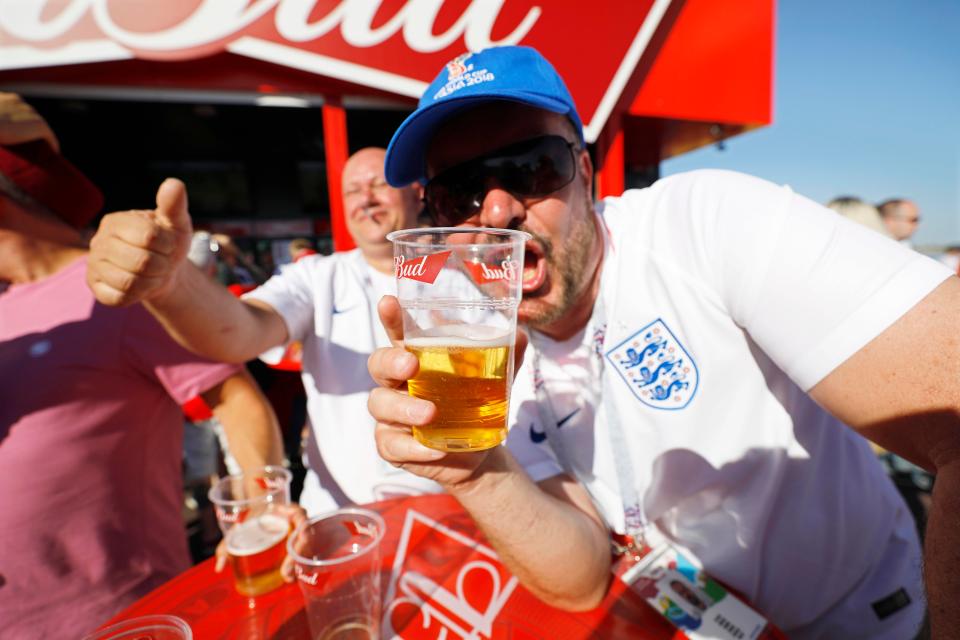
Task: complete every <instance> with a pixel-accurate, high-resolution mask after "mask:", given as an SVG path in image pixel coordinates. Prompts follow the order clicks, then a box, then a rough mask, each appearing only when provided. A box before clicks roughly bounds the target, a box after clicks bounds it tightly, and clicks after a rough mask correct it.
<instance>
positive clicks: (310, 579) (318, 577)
mask: <svg viewBox="0 0 960 640" xmlns="http://www.w3.org/2000/svg"><path fill="white" fill-rule="evenodd" d="M293 569H294V572H295V573H296V574H297V580H299V581H300V582H302V583H304V584H308V585H310V586H311V587H322V586H323V585H324V583H326V582H327V579H328V578H329V577H330V574H329V573H323V572H320V571H316V572H308V571H306V570H305V569H304V568H303V567H301V566H300V565H299V564H297V565H294V567H293Z"/></svg>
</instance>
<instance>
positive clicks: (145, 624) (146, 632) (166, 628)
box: [83, 615, 193, 640]
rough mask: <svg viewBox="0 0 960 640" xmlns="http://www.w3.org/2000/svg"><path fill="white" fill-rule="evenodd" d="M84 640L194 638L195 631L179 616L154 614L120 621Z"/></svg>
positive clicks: (180, 639) (173, 639)
mask: <svg viewBox="0 0 960 640" xmlns="http://www.w3.org/2000/svg"><path fill="white" fill-rule="evenodd" d="M83 640H193V632H192V631H190V625H188V624H187V623H186V621H184V620H183V619H181V618H178V617H177V616H167V615H154V616H141V617H139V618H131V619H130V620H124V621H123V622H118V623H117V624H114V625H110V626H109V627H107V628H106V629H101V630H100V631H97V632H95V633H92V634H90V635H87V636H84V638H83Z"/></svg>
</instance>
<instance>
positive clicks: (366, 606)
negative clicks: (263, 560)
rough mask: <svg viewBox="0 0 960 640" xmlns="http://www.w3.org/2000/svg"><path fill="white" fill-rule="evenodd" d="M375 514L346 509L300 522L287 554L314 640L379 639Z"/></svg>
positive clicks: (378, 526) (380, 525) (381, 527)
mask: <svg viewBox="0 0 960 640" xmlns="http://www.w3.org/2000/svg"><path fill="white" fill-rule="evenodd" d="M385 531H386V525H385V524H384V522H383V518H381V517H380V514H378V513H376V512H374V511H368V510H366V509H358V508H345V509H340V510H338V511H334V512H331V513H327V514H324V515H320V516H316V517H314V518H311V519H309V520H306V521H304V522H302V523H301V524H300V526H299V527H297V529H296V530H295V531H294V532H293V535H291V536H290V538H289V539H288V540H287V552H288V553H289V555H290V557H291V558H293V561H294V571H295V572H296V575H297V582H299V584H300V591H301V592H302V593H303V600H304V603H305V605H306V613H307V622H308V623H309V625H310V633H311V636H312V637H313V639H314V640H375V639H377V638H379V637H380V541H381V540H382V539H383V534H384V532H385Z"/></svg>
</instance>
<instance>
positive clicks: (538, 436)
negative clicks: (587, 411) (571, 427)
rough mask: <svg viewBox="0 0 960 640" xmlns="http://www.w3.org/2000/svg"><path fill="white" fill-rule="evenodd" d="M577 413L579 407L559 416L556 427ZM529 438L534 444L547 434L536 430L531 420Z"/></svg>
mask: <svg viewBox="0 0 960 640" xmlns="http://www.w3.org/2000/svg"><path fill="white" fill-rule="evenodd" d="M578 413H580V408H579V407H577V408H576V409H574V410H573V411H571V412H570V413H569V414H568V415H566V416H564V417H563V418H561V419H560V420H559V421H558V422H557V429H559V428H560V427H562V426H563V425H565V424H567V423H568V422H569V421H570V418H572V417H573V416H575V415H577V414H578ZM530 439H531V440H532V441H533V443H534V444H540V443H541V442H543V441H544V440H546V439H547V434H546V433H544V432H543V431H537V430H536V429H534V423H532V422H531V423H530Z"/></svg>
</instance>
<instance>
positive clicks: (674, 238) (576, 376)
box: [508, 171, 951, 638]
mask: <svg viewBox="0 0 960 640" xmlns="http://www.w3.org/2000/svg"><path fill="white" fill-rule="evenodd" d="M600 211H601V215H602V218H603V220H604V222H605V223H606V225H607V227H608V229H609V240H610V241H609V242H608V249H607V255H606V258H605V261H604V266H603V276H602V278H603V279H602V284H601V294H600V298H599V300H598V302H597V308H596V309H595V311H594V318H593V320H592V321H591V323H590V324H589V325H588V326H587V327H586V329H585V330H584V331H582V332H581V333H580V334H578V335H577V336H574V337H573V338H572V339H570V340H567V341H565V342H562V343H557V342H553V341H550V340H549V339H547V338H545V337H543V336H537V337H536V338H535V339H534V340H533V342H532V346H536V348H538V350H539V352H540V354H541V360H542V363H541V372H540V373H541V376H542V378H543V380H544V384H545V388H546V390H547V395H548V396H549V400H550V403H551V405H552V409H553V413H554V415H555V419H556V421H557V422H558V427H559V428H558V429H556V430H554V431H547V430H546V429H545V427H544V425H543V424H541V419H540V414H539V412H538V411H537V407H536V395H535V393H534V390H533V374H532V371H531V369H532V365H531V363H532V360H533V358H531V357H530V354H528V356H527V357H526V358H525V362H524V366H523V367H522V368H521V370H520V371H519V372H518V374H517V378H516V382H515V384H514V387H513V392H512V396H511V425H512V426H511V430H510V434H509V437H508V445H509V447H510V449H511V450H512V451H513V453H514V455H515V456H516V458H517V459H518V461H519V462H520V464H522V465H523V466H524V467H525V468H526V469H527V472H528V473H529V474H530V475H531V477H532V478H533V479H534V480H535V481H539V480H541V479H544V478H547V477H550V476H553V475H556V474H558V473H560V472H561V465H560V464H559V462H558V460H557V457H556V456H555V454H554V452H553V450H552V449H551V446H550V438H551V437H554V438H562V440H563V443H562V444H563V446H562V448H563V449H564V450H565V451H566V453H567V455H568V457H569V458H571V462H572V464H573V465H574V467H575V469H576V472H577V474H578V475H579V477H580V478H581V480H582V481H583V482H585V484H586V485H587V487H588V489H589V490H590V492H591V494H592V495H593V497H594V499H595V501H596V502H597V505H598V507H599V509H600V510H601V512H602V514H603V516H604V517H605V518H606V520H607V521H608V522H609V523H610V525H611V526H612V527H613V528H614V529H616V530H618V531H621V532H623V529H624V516H623V505H622V501H621V498H620V492H619V482H618V476H617V467H616V464H615V460H614V456H613V453H612V451H611V443H610V434H609V432H608V428H607V422H606V408H607V407H608V406H610V407H613V408H614V409H615V410H616V411H617V412H618V415H619V422H620V424H621V427H622V431H623V432H624V433H625V436H626V440H627V442H626V447H625V449H626V456H627V458H628V459H629V461H630V462H631V466H632V469H633V475H634V482H635V484H636V489H637V492H638V494H639V496H640V497H641V503H642V508H643V511H644V512H645V514H646V518H647V520H648V521H649V522H651V523H653V524H655V526H657V527H658V528H659V529H660V530H661V531H662V532H663V533H664V534H666V535H667V537H668V538H671V539H673V540H674V541H676V542H677V543H679V544H680V545H682V546H684V547H686V548H687V549H689V550H691V551H692V552H693V553H694V554H695V555H696V556H697V557H699V558H700V560H701V561H702V562H703V563H704V566H705V568H706V569H707V571H708V572H709V573H711V574H713V575H715V576H716V577H718V578H719V579H721V580H722V581H725V582H726V583H728V584H729V585H731V586H733V587H734V588H736V589H737V590H739V591H740V592H742V593H743V594H744V595H745V596H746V597H747V598H748V599H749V600H750V601H751V602H752V603H753V604H754V605H755V606H756V607H757V608H758V609H759V610H760V611H761V612H763V613H764V614H766V615H767V616H768V617H769V618H770V619H771V620H772V621H773V622H775V623H776V624H777V625H779V626H780V627H781V628H782V629H784V630H785V631H787V633H788V635H789V636H790V637H791V638H821V637H825V638H840V637H842V638H905V637H912V635H911V633H912V632H913V631H915V629H916V626H917V625H918V624H919V622H920V619H921V618H922V615H923V605H922V598H923V595H922V585H921V584H920V575H919V563H920V551H919V545H918V543H917V540H916V533H915V531H914V529H913V523H912V521H911V519H910V515H909V513H908V511H907V509H906V507H905V505H904V504H903V501H902V500H901V499H900V497H899V496H898V495H897V493H896V491H895V489H894V488H893V485H892V483H891V482H890V481H889V480H888V479H887V478H886V477H885V475H884V473H883V471H882V469H881V467H880V465H879V464H878V463H877V461H876V460H875V458H874V456H873V455H872V453H871V451H870V448H869V446H868V445H867V443H866V441H865V440H864V439H863V438H861V437H860V436H859V435H857V434H856V433H855V432H854V431H853V430H852V429H849V428H848V427H845V426H844V425H842V424H841V423H839V422H838V421H837V420H836V419H835V418H833V417H832V416H830V415H829V414H827V413H826V412H825V411H823V410H822V409H820V408H819V406H818V405H816V404H815V403H814V402H813V401H812V400H811V399H810V398H809V397H808V396H807V395H806V393H805V392H806V391H808V390H809V389H810V388H811V387H813V386H814V385H815V384H816V383H817V382H819V381H820V380H821V379H823V378H824V377H825V376H826V375H827V374H829V373H830V372H831V371H832V370H833V369H834V368H836V367H837V366H838V365H839V364H841V363H842V362H843V361H844V360H846V359H847V358H848V357H849V356H851V355H853V354H854V353H855V352H856V351H857V350H859V349H860V348H861V347H862V346H864V345H865V344H866V343H867V342H869V341H870V340H871V339H873V338H874V337H876V336H877V335H878V334H879V333H881V332H882V331H883V330H884V329H885V328H887V327H888V326H889V325H891V324H892V323H893V322H895V321H896V320H897V319H898V318H899V317H900V316H902V315H903V314H904V313H905V312H906V311H907V310H909V309H910V308H911V307H913V306H914V305H915V304H916V303H917V302H919V301H920V300H921V299H922V298H923V297H924V296H926V295H927V294H928V293H929V292H930V291H931V290H932V289H934V288H935V287H936V286H937V285H939V284H940V283H941V282H942V281H943V280H945V279H946V278H947V277H949V276H950V275H951V274H950V272H949V270H947V269H945V268H944V267H943V266H942V265H940V264H938V263H937V262H935V261H933V260H930V259H928V258H926V257H924V256H921V255H920V254H917V253H915V252H912V251H909V250H906V249H904V248H903V247H901V246H899V245H897V244H896V243H895V242H892V241H891V240H889V239H887V238H884V237H882V236H881V235H879V234H876V233H875V232H872V231H870V230H867V229H864V228H861V227H859V226H857V225H855V224H854V223H851V222H849V221H847V220H845V219H843V218H841V217H840V216H838V215H836V214H834V213H833V212H831V211H829V210H827V209H825V208H823V207H821V206H819V205H817V204H815V203H813V202H811V201H809V200H806V199H805V198H802V197H800V196H797V195H795V194H794V193H792V192H791V191H790V189H789V188H785V187H777V186H775V185H772V184H769V183H767V182H764V181H761V180H758V179H756V178H751V177H749V176H744V175H740V174H735V173H730V172H724V171H697V172H691V173H688V174H682V175H677V176H674V177H670V178H666V179H663V180H661V181H659V182H657V183H656V184H654V185H653V186H652V187H650V188H648V189H643V190H635V191H628V192H626V193H625V194H623V196H622V197H620V198H609V199H607V200H605V201H604V202H603V203H602V205H601V206H600ZM601 307H602V311H600V309H601ZM600 317H603V318H605V320H606V323H605V335H604V338H603V343H602V348H601V349H600V351H601V353H602V357H597V356H595V355H594V348H595V344H596V343H595V340H594V334H595V332H596V330H597V329H598V328H599V327H598V324H599V323H598V318H600ZM601 363H602V364H601ZM601 367H602V370H603V372H604V373H603V375H606V376H611V377H612V378H613V380H612V381H611V382H612V384H610V387H609V388H612V389H613V390H614V396H615V397H614V398H612V401H611V400H610V399H606V398H605V399H604V402H601V401H600V396H601V393H600V384H599V371H600V369H601ZM608 384H609V383H608ZM901 587H902V588H904V589H905V590H906V592H907V593H908V595H909V597H910V598H911V599H912V600H913V602H914V605H912V606H908V607H906V608H905V609H902V610H900V611H898V612H896V613H894V614H892V615H890V616H888V617H886V618H884V619H883V620H880V619H879V618H878V616H877V615H876V613H875V612H874V611H873V609H872V607H871V604H872V603H874V602H877V601H881V600H883V599H884V598H885V597H887V596H889V595H891V594H893V593H895V592H896V591H897V590H898V589H900V588H901Z"/></svg>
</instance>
